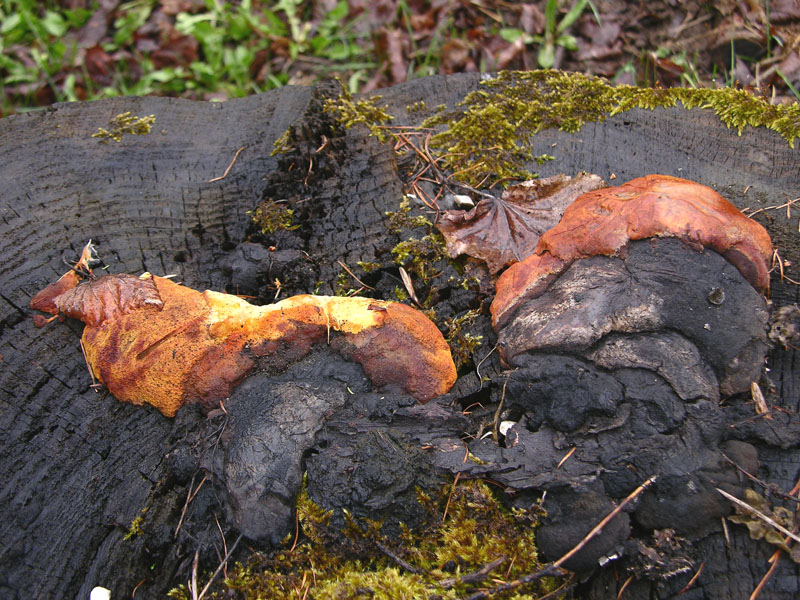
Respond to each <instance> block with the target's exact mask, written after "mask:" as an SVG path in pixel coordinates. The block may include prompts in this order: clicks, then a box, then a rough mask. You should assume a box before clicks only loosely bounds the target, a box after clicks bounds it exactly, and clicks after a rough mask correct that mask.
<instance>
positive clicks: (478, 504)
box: [170, 481, 558, 600]
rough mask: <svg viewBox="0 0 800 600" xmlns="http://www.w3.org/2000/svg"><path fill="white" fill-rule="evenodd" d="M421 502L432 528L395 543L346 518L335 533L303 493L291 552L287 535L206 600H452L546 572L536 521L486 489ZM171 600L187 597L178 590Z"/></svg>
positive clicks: (541, 585) (552, 583)
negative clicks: (482, 572)
mask: <svg viewBox="0 0 800 600" xmlns="http://www.w3.org/2000/svg"><path fill="white" fill-rule="evenodd" d="M418 501H419V502H420V503H421V504H422V505H423V506H424V507H425V509H426V510H427V511H428V512H429V516H430V519H429V524H428V526H427V527H425V528H423V529H422V530H419V531H409V530H404V533H403V535H402V536H400V538H392V539H390V538H388V537H385V536H383V535H382V533H381V524H380V523H377V522H374V521H360V520H356V519H354V518H352V517H348V516H346V517H345V523H346V525H345V527H344V529H343V530H342V531H334V530H333V529H332V528H331V526H330V521H331V515H332V513H331V511H327V510H324V509H322V508H321V507H319V506H318V505H316V504H314V502H312V501H311V500H310V499H309V497H308V495H307V494H305V493H302V494H301V495H300V497H299V498H298V502H297V514H298V521H299V524H300V541H299V542H298V543H297V544H294V543H293V542H294V540H293V539H292V538H293V537H294V536H290V537H289V539H287V540H286V542H285V547H284V548H283V549H281V550H278V551H276V552H272V553H268V554H267V553H256V554H253V555H252V556H251V557H250V559H249V560H248V561H247V563H245V564H241V563H239V564H236V565H235V566H233V567H229V572H228V578H227V579H226V580H225V581H224V582H220V583H219V584H216V586H215V587H214V588H213V589H212V592H211V594H210V595H208V596H207V597H209V598H230V597H235V598H288V597H307V598H314V599H316V600H334V599H338V598H371V599H372V600H389V599H396V598H415V599H419V600H425V599H433V598H441V599H455V598H462V597H464V596H465V595H468V594H470V593H472V592H474V591H476V590H477V589H478V588H482V587H489V586H492V585H496V584H497V582H498V581H512V580H514V579H516V578H518V577H520V576H522V575H525V574H527V573H532V572H534V571H537V570H539V569H540V568H541V564H540V563H539V560H538V557H537V555H536V548H535V545H534V544H535V534H534V532H535V528H536V525H537V524H538V522H537V519H536V516H535V515H534V514H533V513H531V512H529V511H523V510H517V509H512V510H508V509H506V508H505V507H504V506H503V505H502V504H501V503H500V501H499V500H498V499H497V498H496V497H495V495H494V494H493V493H492V490H491V489H490V488H489V486H488V485H487V484H485V483H483V482H480V481H464V482H461V483H460V484H458V485H455V486H450V485H447V486H445V487H444V488H443V489H442V490H441V491H440V493H439V494H438V495H437V496H436V497H430V496H428V495H426V494H424V493H422V492H418ZM500 559H502V560H500ZM490 563H494V564H495V568H494V569H492V570H491V571H490V572H488V573H486V574H485V576H483V577H482V578H478V580H473V581H472V582H469V580H470V578H467V581H464V580H463V577H464V576H465V575H467V574H469V573H475V572H477V571H479V570H480V569H481V568H483V567H485V566H486V565H488V564H490ZM409 567H410V568H409ZM557 585H558V580H555V579H550V580H547V579H545V580H541V581H538V582H536V583H533V584H531V585H529V586H527V587H522V588H518V589H516V590H514V591H509V592H506V593H499V594H497V595H495V596H493V597H495V598H512V597H513V598H516V599H518V600H527V599H529V600H534V599H535V598H538V597H540V596H542V595H544V594H546V593H548V592H549V591H552V590H553V589H554V588H555V587H556V586H557ZM170 597H172V598H178V599H188V598H189V597H190V596H189V595H188V591H187V590H186V589H185V588H184V586H181V588H176V589H174V590H172V592H171V593H170Z"/></svg>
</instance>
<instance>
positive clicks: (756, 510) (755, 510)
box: [714, 488, 800, 542]
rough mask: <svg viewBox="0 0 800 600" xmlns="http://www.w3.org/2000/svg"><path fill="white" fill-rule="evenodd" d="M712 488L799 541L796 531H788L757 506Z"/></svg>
mask: <svg viewBox="0 0 800 600" xmlns="http://www.w3.org/2000/svg"><path fill="white" fill-rule="evenodd" d="M714 489H716V490H717V491H718V492H719V493H720V494H722V495H723V496H725V497H726V498H727V499H728V500H730V501H731V502H733V503H734V504H736V505H737V506H740V507H742V508H743V509H745V510H746V511H748V512H751V513H753V514H754V515H755V516H757V517H758V518H759V519H761V520H762V521H764V522H765V523H769V524H770V525H772V526H773V527H774V528H775V529H777V530H778V531H780V532H781V533H782V534H783V535H787V536H789V537H790V538H792V539H793V540H794V541H795V542H800V535H797V534H796V533H792V532H791V531H789V530H788V529H786V527H784V526H783V525H781V524H780V523H778V522H777V521H775V519H772V518H771V517H768V516H767V515H765V514H764V513H762V512H761V511H760V510H758V509H757V508H753V507H752V506H750V505H749V504H748V503H747V502H742V501H741V500H739V499H738V498H737V497H736V496H733V495H731V494H729V493H728V492H726V491H725V490H721V489H719V488H714Z"/></svg>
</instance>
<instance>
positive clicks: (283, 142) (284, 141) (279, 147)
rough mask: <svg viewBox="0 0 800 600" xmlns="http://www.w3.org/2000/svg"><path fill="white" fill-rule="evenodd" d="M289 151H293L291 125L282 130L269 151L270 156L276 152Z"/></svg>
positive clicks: (287, 152) (283, 152)
mask: <svg viewBox="0 0 800 600" xmlns="http://www.w3.org/2000/svg"><path fill="white" fill-rule="evenodd" d="M290 152H294V144H292V128H291V127H290V128H289V129H287V130H286V131H284V132H283V133H282V134H281V135H280V137H279V138H278V139H277V140H275V142H274V143H273V144H272V152H271V153H270V156H275V155H276V154H289V153H290Z"/></svg>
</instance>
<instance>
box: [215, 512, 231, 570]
mask: <svg viewBox="0 0 800 600" xmlns="http://www.w3.org/2000/svg"><path fill="white" fill-rule="evenodd" d="M214 521H216V523H217V529H219V536H220V537H221V538H222V551H223V552H224V553H225V554H226V555H227V554H228V542H226V541H225V534H224V533H223V532H222V527H221V526H220V524H219V519H218V518H217V513H214ZM217 556H219V554H217ZM223 571H224V572H225V579H227V578H228V562H227V561H225V566H224V567H223Z"/></svg>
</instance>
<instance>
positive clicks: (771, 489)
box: [722, 452, 800, 503]
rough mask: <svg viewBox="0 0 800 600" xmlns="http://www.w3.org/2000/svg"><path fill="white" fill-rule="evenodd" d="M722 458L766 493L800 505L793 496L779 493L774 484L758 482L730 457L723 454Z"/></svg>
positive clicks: (756, 478)
mask: <svg viewBox="0 0 800 600" xmlns="http://www.w3.org/2000/svg"><path fill="white" fill-rule="evenodd" d="M722 458H724V459H725V460H726V461H728V463H730V464H731V465H733V466H734V467H736V469H737V470H738V471H739V472H740V473H742V474H743V475H744V476H745V477H747V478H748V479H750V480H751V481H754V482H756V483H757V484H758V485H760V486H761V487H763V488H764V489H765V490H767V491H768V492H769V493H770V494H775V495H776V496H780V497H781V498H782V499H783V500H790V501H791V502H795V503H800V500H798V499H797V498H795V497H794V496H792V495H791V494H786V493H785V492H782V491H781V490H780V489H779V488H778V486H777V485H775V484H774V483H767V482H765V481H761V480H760V479H759V478H758V477H756V476H755V475H753V474H752V473H749V472H748V471H747V470H746V469H744V468H743V467H742V466H741V465H739V464H737V463H736V462H734V461H733V460H732V459H731V458H730V457H729V456H728V455H727V454H725V453H724V452H723V453H722Z"/></svg>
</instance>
